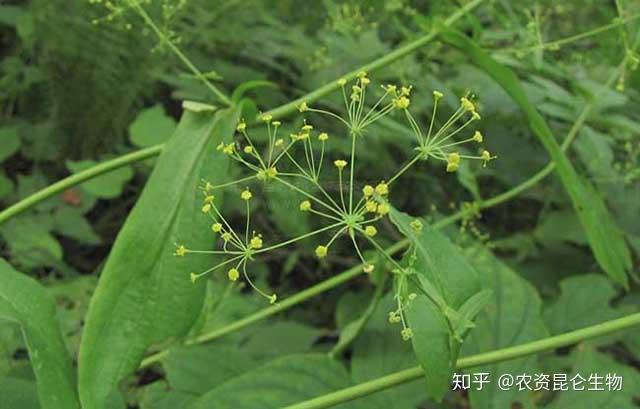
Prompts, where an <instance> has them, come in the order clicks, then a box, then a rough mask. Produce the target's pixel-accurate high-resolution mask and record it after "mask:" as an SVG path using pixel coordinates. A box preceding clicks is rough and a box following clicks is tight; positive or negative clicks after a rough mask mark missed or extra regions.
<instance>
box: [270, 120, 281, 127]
mask: <svg viewBox="0 0 640 409" xmlns="http://www.w3.org/2000/svg"><path fill="white" fill-rule="evenodd" d="M271 125H273V126H280V125H282V122H280V121H273V122H271Z"/></svg>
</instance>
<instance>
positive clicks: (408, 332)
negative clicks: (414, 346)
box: [400, 328, 413, 341]
mask: <svg viewBox="0 0 640 409" xmlns="http://www.w3.org/2000/svg"><path fill="white" fill-rule="evenodd" d="M400 335H402V340H403V341H408V340H410V339H411V338H412V337H413V331H412V330H411V328H405V329H403V330H402V331H400Z"/></svg>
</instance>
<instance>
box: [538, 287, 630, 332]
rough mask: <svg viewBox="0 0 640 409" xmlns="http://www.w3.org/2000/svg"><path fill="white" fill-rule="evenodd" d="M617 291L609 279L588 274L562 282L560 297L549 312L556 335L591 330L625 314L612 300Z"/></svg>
mask: <svg viewBox="0 0 640 409" xmlns="http://www.w3.org/2000/svg"><path fill="white" fill-rule="evenodd" d="M616 294H617V291H616V289H615V288H614V287H613V284H612V283H611V281H610V280H609V279H607V277H603V276H601V275H597V274H585V275H580V276H574V277H569V278H566V279H564V280H562V281H561V282H560V296H559V297H558V299H557V300H556V301H555V303H554V304H553V305H552V306H551V307H550V308H549V309H548V310H547V311H545V319H546V321H547V323H548V324H549V329H550V330H551V333H553V334H561V333H564V332H568V331H574V330H576V329H580V328H584V327H588V326H589V325H595V324H598V323H600V322H605V321H609V320H612V319H615V318H619V317H620V316H621V315H624V311H619V310H615V309H614V308H613V307H612V306H611V305H610V303H611V300H612V299H613V298H614V297H615V296H616Z"/></svg>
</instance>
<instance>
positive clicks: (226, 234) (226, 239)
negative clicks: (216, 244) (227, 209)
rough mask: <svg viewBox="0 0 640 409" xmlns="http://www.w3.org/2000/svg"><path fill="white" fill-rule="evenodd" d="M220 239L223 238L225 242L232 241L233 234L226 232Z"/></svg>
mask: <svg viewBox="0 0 640 409" xmlns="http://www.w3.org/2000/svg"><path fill="white" fill-rule="evenodd" d="M220 237H222V240H224V241H225V242H227V241H229V240H231V233H229V232H224V233H222V236H220Z"/></svg>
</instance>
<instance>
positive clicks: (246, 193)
mask: <svg viewBox="0 0 640 409" xmlns="http://www.w3.org/2000/svg"><path fill="white" fill-rule="evenodd" d="M252 197H253V195H252V194H251V191H250V190H249V189H245V190H243V191H242V193H240V198H241V199H242V200H251V198H252Z"/></svg>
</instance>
